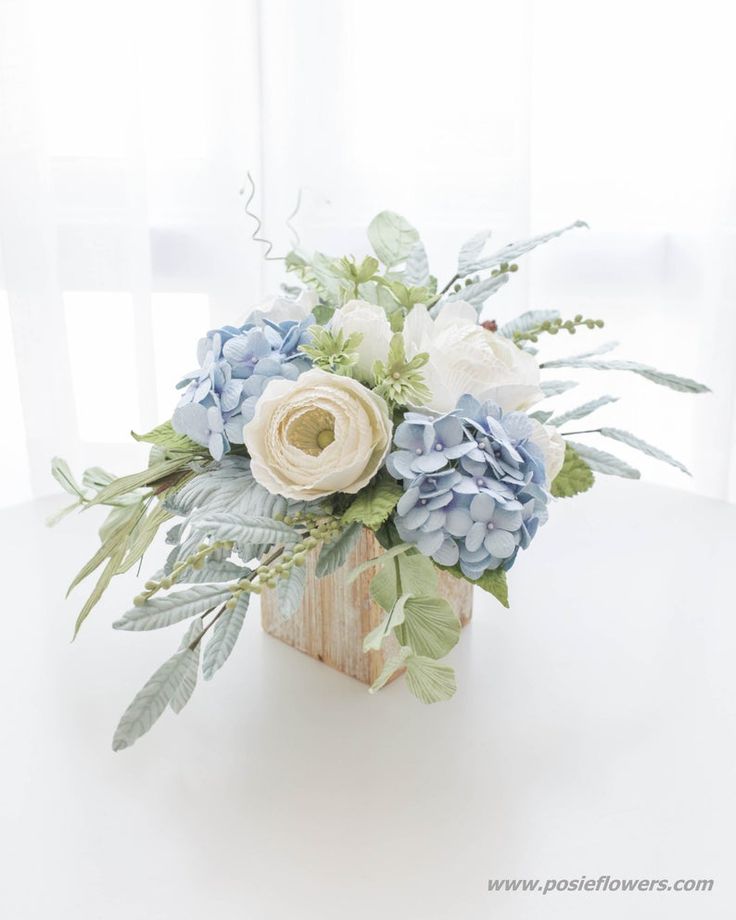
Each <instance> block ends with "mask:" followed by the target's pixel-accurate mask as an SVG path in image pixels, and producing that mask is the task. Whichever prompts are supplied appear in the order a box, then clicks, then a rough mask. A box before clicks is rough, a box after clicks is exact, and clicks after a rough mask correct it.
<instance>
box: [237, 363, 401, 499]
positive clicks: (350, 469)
mask: <svg viewBox="0 0 736 920" xmlns="http://www.w3.org/2000/svg"><path fill="white" fill-rule="evenodd" d="M243 438H244V440H245V444H246V446H247V448H248V451H249V453H250V456H251V471H252V473H253V476H254V477H255V479H256V480H257V481H258V482H259V483H260V484H261V485H262V486H263V487H264V488H266V489H268V491H269V492H271V493H273V494H276V495H284V496H286V497H287V498H294V499H298V500H304V501H310V500H312V499H316V498H322V497H323V496H325V495H331V494H332V493H333V492H348V493H351V494H352V493H355V492H358V491H359V490H360V489H362V488H363V486H364V485H366V484H367V483H368V481H369V480H370V479H371V478H372V477H373V476H374V475H375V474H376V472H377V471H378V468H379V467H380V465H381V463H382V462H383V459H384V457H385V456H386V454H387V452H388V449H389V447H390V443H391V421H390V419H389V414H388V407H387V405H386V403H385V401H384V400H383V399H381V397H380V396H377V395H376V394H375V393H373V392H371V390H369V389H367V388H366V387H364V386H363V385H362V384H361V383H359V382H358V381H357V380H353V379H352V378H350V377H341V376H338V375H337V374H328V373H327V372H326V371H322V370H316V369H315V370H311V371H307V372H306V373H304V374H302V375H301V376H300V377H299V378H297V379H296V380H281V379H275V380H272V381H271V382H270V383H269V384H268V386H267V387H266V389H265V390H264V391H263V395H262V396H261V397H260V398H259V400H258V403H257V404H256V410H255V415H254V416H253V418H252V419H251V421H250V422H248V424H247V425H246V426H245V427H244V428H243Z"/></svg>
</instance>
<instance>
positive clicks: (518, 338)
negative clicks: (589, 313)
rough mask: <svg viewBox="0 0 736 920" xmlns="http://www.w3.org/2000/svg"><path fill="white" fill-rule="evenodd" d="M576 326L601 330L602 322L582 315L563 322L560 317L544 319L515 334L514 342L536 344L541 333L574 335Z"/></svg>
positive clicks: (579, 314)
mask: <svg viewBox="0 0 736 920" xmlns="http://www.w3.org/2000/svg"><path fill="white" fill-rule="evenodd" d="M578 326H585V327H586V328H587V329H602V328H603V326H604V322H603V320H602V319H586V318H585V317H584V316H583V314H582V313H578V314H576V316H575V317H574V318H573V319H566V320H563V319H561V318H560V317H558V318H557V319H546V320H545V321H544V322H543V323H540V324H539V325H538V326H533V327H532V328H531V329H527V330H526V331H525V332H515V333H514V341H515V342H538V341H539V336H540V335H542V334H543V333H545V332H547V333H549V335H557V333H558V332H559V331H560V330H561V329H564V330H565V331H566V332H569V333H570V335H575V332H576V330H577V327H578Z"/></svg>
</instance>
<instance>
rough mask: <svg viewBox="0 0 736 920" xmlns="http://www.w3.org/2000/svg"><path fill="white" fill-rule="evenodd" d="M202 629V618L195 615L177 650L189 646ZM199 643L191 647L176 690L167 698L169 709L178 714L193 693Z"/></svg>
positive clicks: (198, 636)
mask: <svg viewBox="0 0 736 920" xmlns="http://www.w3.org/2000/svg"><path fill="white" fill-rule="evenodd" d="M203 631H204V623H203V622H202V620H201V619H200V618H199V617H197V619H196V620H194V621H193V622H192V623H191V625H190V626H189V629H187V631H186V632H185V633H184V638H183V639H182V641H181V645H180V646H179V650H180V651H182V650H184V649H187V648H189V646H190V645H191V644H192V643H193V642H195V641H196V640H198V639H199V638H200V637H201V635H202V633H203ZM200 647H201V643H200V642H197V644H196V645H195V647H194V648H193V649H192V655H188V656H186V658H185V660H184V662H183V664H182V668H181V679H180V680H179V685H178V686H177V688H176V690H174V695H173V696H172V697H171V699H170V700H169V705H170V706H171V709H172V710H173V711H174V712H175V713H176V714H177V715H178V714H179V713H180V712H181V711H182V709H183V708H184V707H185V706H186V705H187V703H188V702H189V700H190V699H191V697H192V694H193V693H194V688H195V687H196V686H197V674H198V672H199V654H200Z"/></svg>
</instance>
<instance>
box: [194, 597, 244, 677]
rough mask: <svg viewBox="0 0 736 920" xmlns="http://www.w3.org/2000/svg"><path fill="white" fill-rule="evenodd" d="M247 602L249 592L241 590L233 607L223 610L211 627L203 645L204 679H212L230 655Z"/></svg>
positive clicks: (242, 620) (241, 626) (241, 624)
mask: <svg viewBox="0 0 736 920" xmlns="http://www.w3.org/2000/svg"><path fill="white" fill-rule="evenodd" d="M249 604H250V594H248V593H247V592H246V591H243V593H242V594H241V595H240V596H239V597H238V602H237V603H236V605H235V607H233V609H232V610H225V612H224V613H222V614H221V615H220V617H219V619H218V620H217V622H216V623H215V625H214V626H213V627H212V637H211V638H210V641H209V642H208V643H207V645H206V646H205V650H204V655H203V657H202V677H204V679H205V680H212V678H213V677H214V675H215V674H216V673H217V672H218V671H219V670H220V668H221V667H222V666H223V665H224V664H225V662H226V661H227V659H228V658H229V657H230V653H231V652H232V650H233V649H234V648H235V643H236V642H237V641H238V637H239V636H240V632H241V630H242V628H243V622H244V621H245V615H246V613H247V612H248V605H249Z"/></svg>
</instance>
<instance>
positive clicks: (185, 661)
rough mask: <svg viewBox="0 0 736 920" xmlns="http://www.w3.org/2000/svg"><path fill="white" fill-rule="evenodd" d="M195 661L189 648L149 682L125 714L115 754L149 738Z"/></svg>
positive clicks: (116, 734) (173, 658) (156, 673)
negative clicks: (142, 739) (140, 740)
mask: <svg viewBox="0 0 736 920" xmlns="http://www.w3.org/2000/svg"><path fill="white" fill-rule="evenodd" d="M192 658H196V655H195V653H194V652H193V651H190V650H189V649H188V648H187V649H184V650H182V651H179V652H177V653H176V654H175V655H172V657H171V658H169V659H168V661H165V662H164V663H163V664H162V665H161V667H160V668H159V669H158V670H157V671H155V672H154V674H153V675H152V676H151V677H150V678H149V679H148V680H147V681H146V683H145V684H144V685H143V687H142V689H141V690H139V691H138V693H137V694H136V695H135V697H134V698H133V702H132V703H131V704H130V705H129V706H128V708H127V709H126V710H125V712H124V713H123V715H122V717H121V719H120V722H119V723H118V727H117V729H116V730H115V735H114V736H113V739H112V749H113V751H122V750H123V749H124V748H127V747H130V746H131V745H132V744H135V742H136V741H137V740H138V738H140V737H141V736H142V735H145V734H146V732H147V731H149V730H150V729H151V726H152V725H153V724H154V723H155V722H156V721H157V720H158V719H159V718H160V716H161V714H162V713H163V711H164V709H166V706H167V705H168V704H169V703H170V702H171V700H172V698H173V696H174V694H175V693H176V689H177V687H178V686H179V683H180V681H181V679H182V676H183V674H184V673H185V672H186V670H187V668H190V667H191V663H190V662H191V660H192Z"/></svg>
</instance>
